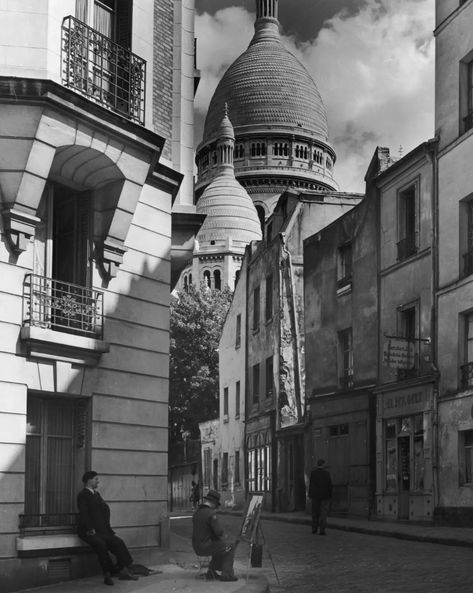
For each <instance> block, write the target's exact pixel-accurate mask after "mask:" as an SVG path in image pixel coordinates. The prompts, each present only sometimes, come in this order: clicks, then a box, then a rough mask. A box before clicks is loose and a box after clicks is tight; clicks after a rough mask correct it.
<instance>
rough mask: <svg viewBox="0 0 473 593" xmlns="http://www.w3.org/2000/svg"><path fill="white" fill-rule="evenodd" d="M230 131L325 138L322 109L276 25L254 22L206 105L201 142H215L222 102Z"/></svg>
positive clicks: (313, 87)
mask: <svg viewBox="0 0 473 593" xmlns="http://www.w3.org/2000/svg"><path fill="white" fill-rule="evenodd" d="M225 103H228V106H229V110H230V113H231V114H232V123H233V127H234V128H235V130H237V129H238V130H239V131H240V132H242V131H243V130H241V127H242V126H244V127H247V128H250V127H254V126H265V125H266V126H267V125H270V126H276V127H278V128H291V129H294V128H295V129H299V130H301V129H302V130H304V131H305V132H306V133H308V134H309V135H310V136H313V137H315V138H318V139H320V140H322V141H327V140H328V126H327V116H326V112H325V107H324V104H323V101H322V97H321V96H320V93H319V91H318V89H317V86H316V84H315V82H314V80H313V78H312V77H311V75H310V74H309V72H308V71H307V70H306V69H305V68H304V66H303V65H302V64H301V63H300V62H299V60H298V59H297V58H296V57H295V56H294V55H293V54H292V53H291V52H290V51H288V50H287V49H286V48H285V47H284V46H283V45H282V43H281V39H280V35H279V30H278V23H277V22H274V21H271V20H269V19H267V20H263V19H260V21H258V22H257V27H256V31H255V35H254V37H253V39H252V41H251V43H250V45H249V47H248V49H247V50H246V51H245V52H244V53H243V54H242V55H240V57H238V58H237V59H236V61H235V62H233V64H232V65H231V66H230V67H229V68H228V70H227V71H226V73H225V74H224V75H223V78H222V79H221V80H220V83H219V84H218V86H217V89H216V90H215V93H214V95H213V97H212V100H211V102H210V106H209V110H208V112H207V117H206V121H205V127H204V135H203V141H204V142H206V141H208V140H211V139H213V138H215V136H216V134H217V129H218V126H219V123H220V119H221V114H222V110H223V107H224V104H225Z"/></svg>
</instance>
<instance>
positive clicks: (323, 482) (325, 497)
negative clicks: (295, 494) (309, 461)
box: [309, 459, 332, 535]
mask: <svg viewBox="0 0 473 593" xmlns="http://www.w3.org/2000/svg"><path fill="white" fill-rule="evenodd" d="M309 498H311V499H312V533H317V529H318V528H319V527H320V535H325V528H326V526H327V515H328V512H329V510H330V499H331V498H332V479H331V477H330V474H329V473H328V471H327V469H326V467H325V461H324V460H323V459H319V460H318V461H317V467H316V468H314V469H313V470H312V472H311V474H310V483H309Z"/></svg>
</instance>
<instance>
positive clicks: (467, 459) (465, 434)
mask: <svg viewBox="0 0 473 593" xmlns="http://www.w3.org/2000/svg"><path fill="white" fill-rule="evenodd" d="M458 456H459V462H460V463H459V470H460V476H459V477H460V485H464V484H473V430H462V431H460V432H459V433H458Z"/></svg>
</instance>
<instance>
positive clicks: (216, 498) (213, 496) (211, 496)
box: [204, 490, 220, 506]
mask: <svg viewBox="0 0 473 593" xmlns="http://www.w3.org/2000/svg"><path fill="white" fill-rule="evenodd" d="M204 498H206V499H207V500H210V501H211V502H214V503H215V504H216V505H217V506H220V493H219V492H217V491H216V490H209V491H208V492H207V494H206V495H205V496H204Z"/></svg>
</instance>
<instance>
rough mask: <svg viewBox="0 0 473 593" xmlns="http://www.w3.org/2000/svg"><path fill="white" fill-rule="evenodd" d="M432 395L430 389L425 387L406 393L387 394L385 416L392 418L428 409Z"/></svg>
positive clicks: (385, 396)
mask: <svg viewBox="0 0 473 593" xmlns="http://www.w3.org/2000/svg"><path fill="white" fill-rule="evenodd" d="M430 394H431V391H430V389H428V388H425V387H424V388H417V390H416V391H406V392H405V393H399V392H398V393H392V394H391V393H389V394H388V393H386V394H385V395H384V398H383V400H384V416H385V417H391V416H397V415H399V416H400V415H402V414H412V413H415V412H418V411H419V412H420V411H422V410H424V409H426V404H427V405H429V402H430Z"/></svg>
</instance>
